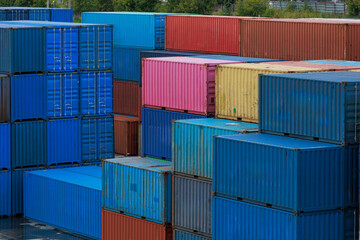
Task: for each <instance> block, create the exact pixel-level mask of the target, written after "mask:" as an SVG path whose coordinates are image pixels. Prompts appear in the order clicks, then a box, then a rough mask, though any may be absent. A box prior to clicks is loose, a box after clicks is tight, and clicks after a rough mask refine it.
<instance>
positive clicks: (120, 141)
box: [114, 115, 139, 156]
mask: <svg viewBox="0 0 360 240" xmlns="http://www.w3.org/2000/svg"><path fill="white" fill-rule="evenodd" d="M114 138H115V139H114V142H115V153H117V154H121V155H126V156H135V155H138V147H139V119H138V118H133V117H125V116H119V115H115V116H114Z"/></svg>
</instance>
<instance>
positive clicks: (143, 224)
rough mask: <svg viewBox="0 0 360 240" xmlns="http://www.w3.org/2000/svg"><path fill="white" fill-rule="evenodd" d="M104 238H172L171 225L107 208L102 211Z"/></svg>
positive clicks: (132, 239) (109, 239)
mask: <svg viewBox="0 0 360 240" xmlns="http://www.w3.org/2000/svg"><path fill="white" fill-rule="evenodd" d="M102 218H103V221H102V233H103V235H102V239H103V240H114V239H117V240H129V239H131V240H144V239H147V240H172V230H171V227H170V226H164V225H161V224H157V223H153V222H149V221H146V220H143V219H138V218H135V217H130V216H127V215H124V214H119V213H115V212H111V211H107V210H103V211H102Z"/></svg>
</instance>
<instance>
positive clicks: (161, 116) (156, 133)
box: [142, 108, 204, 161]
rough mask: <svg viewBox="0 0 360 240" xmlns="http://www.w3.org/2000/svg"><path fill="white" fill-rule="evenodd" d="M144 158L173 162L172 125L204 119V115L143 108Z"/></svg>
mask: <svg viewBox="0 0 360 240" xmlns="http://www.w3.org/2000/svg"><path fill="white" fill-rule="evenodd" d="M142 117H143V118H142V130H143V131H142V133H143V136H142V137H143V154H144V156H149V157H155V158H160V159H163V160H169V161H170V160H171V141H172V137H171V132H172V130H171V128H172V126H171V124H172V121H174V120H179V119H194V118H204V116H202V115H195V114H188V113H179V112H171V111H164V110H157V109H151V108H143V114H142Z"/></svg>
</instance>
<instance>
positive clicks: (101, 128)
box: [81, 116, 114, 163]
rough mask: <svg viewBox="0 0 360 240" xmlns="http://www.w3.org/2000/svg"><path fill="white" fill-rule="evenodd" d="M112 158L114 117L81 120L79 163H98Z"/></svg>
mask: <svg viewBox="0 0 360 240" xmlns="http://www.w3.org/2000/svg"><path fill="white" fill-rule="evenodd" d="M113 157H114V117H113V116H104V117H91V118H88V117H84V118H82V119H81V161H82V162H83V163H91V162H99V161H101V160H102V159H105V158H113Z"/></svg>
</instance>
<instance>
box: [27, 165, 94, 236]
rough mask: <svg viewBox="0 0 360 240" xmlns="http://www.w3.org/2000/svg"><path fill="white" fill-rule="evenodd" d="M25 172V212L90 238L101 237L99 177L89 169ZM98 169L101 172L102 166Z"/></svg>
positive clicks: (33, 217)
mask: <svg viewBox="0 0 360 240" xmlns="http://www.w3.org/2000/svg"><path fill="white" fill-rule="evenodd" d="M78 168H82V169H84V172H83V173H75V172H73V171H69V169H71V168H65V169H53V170H43V171H33V172H25V174H24V216H25V217H26V218H29V219H32V220H35V221H38V222H42V223H45V224H48V225H51V226H54V227H57V228H61V229H64V230H67V231H70V232H73V233H76V234H80V235H83V236H86V237H90V238H93V239H101V177H98V175H94V174H92V171H93V170H92V169H91V170H90V171H89V172H87V171H86V168H93V167H78ZM97 168H98V172H101V168H100V167H97Z"/></svg>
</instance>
